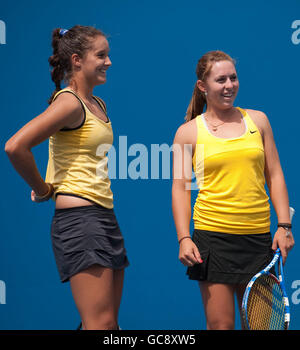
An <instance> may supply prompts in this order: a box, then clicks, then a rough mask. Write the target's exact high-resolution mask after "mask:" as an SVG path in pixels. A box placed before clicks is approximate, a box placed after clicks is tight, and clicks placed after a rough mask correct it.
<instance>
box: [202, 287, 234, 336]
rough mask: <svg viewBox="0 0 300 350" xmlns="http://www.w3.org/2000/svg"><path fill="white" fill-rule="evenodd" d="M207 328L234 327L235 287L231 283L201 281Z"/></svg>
mask: <svg viewBox="0 0 300 350" xmlns="http://www.w3.org/2000/svg"><path fill="white" fill-rule="evenodd" d="M199 285H200V290H201V294H202V300H203V305H204V310H205V315H206V321H207V329H234V322H235V310H234V287H233V286H232V285H230V284H221V283H210V282H200V283H199Z"/></svg>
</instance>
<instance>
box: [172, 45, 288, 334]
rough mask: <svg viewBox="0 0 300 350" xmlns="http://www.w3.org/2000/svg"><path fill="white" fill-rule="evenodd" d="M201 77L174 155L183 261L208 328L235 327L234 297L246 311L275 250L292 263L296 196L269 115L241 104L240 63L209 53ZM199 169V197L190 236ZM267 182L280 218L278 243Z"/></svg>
mask: <svg viewBox="0 0 300 350" xmlns="http://www.w3.org/2000/svg"><path fill="white" fill-rule="evenodd" d="M196 73H197V83H196V86H195V89H194V93H193V97H192V100H191V102H190V105H189V107H188V110H187V115H186V123H184V124H183V125H182V126H180V127H179V128H178V130H177V132H176V135H175V139H174V144H177V145H179V149H180V152H179V151H177V152H176V151H175V152H174V171H173V177H174V179H173V187H172V205H173V215H174V221H175V225H176V230H177V234H178V241H179V259H180V261H181V262H182V263H183V264H184V265H186V266H188V269H187V274H188V276H189V278H190V279H192V280H197V281H199V285H200V290H201V294H202V299H203V305H204V309H205V314H206V321H207V329H233V328H234V324H235V320H234V316H235V311H234V296H235V294H236V296H237V299H238V302H239V306H240V307H241V303H242V297H243V294H244V290H245V287H246V285H247V282H248V281H249V280H250V279H251V277H252V276H253V275H254V274H255V273H257V272H259V271H260V270H261V269H262V268H264V267H265V266H266V265H267V264H268V263H269V262H270V261H271V260H272V257H273V251H275V250H276V249H277V248H280V250H281V253H282V256H283V260H284V261H285V260H286V257H287V254H288V252H289V250H290V249H291V248H292V247H293V245H294V239H293V235H292V234H287V231H286V230H289V228H290V225H289V224H290V216H289V199H288V193H287V188H286V184H285V180H284V175H283V172H282V169H281V165H280V160H279V157H278V153H277V150H276V146H275V142H274V138H273V134H272V129H271V126H270V123H269V121H268V118H267V116H266V115H265V114H264V113H263V112H260V111H256V110H251V109H242V108H239V107H234V100H235V98H236V96H237V93H238V90H239V81H238V76H237V72H236V69H235V62H234V60H233V59H232V58H231V57H230V56H229V55H227V54H226V53H224V52H222V51H211V52H208V53H206V54H205V55H204V56H203V57H202V58H201V59H200V60H199V61H198V65H197V70H196ZM205 106H206V110H205V112H204V108H205ZM185 145H191V151H190V152H187V151H186V150H187V148H186V147H185ZM192 167H193V169H194V172H195V175H196V180H197V184H198V187H199V192H198V196H197V199H196V202H195V205H194V210H193V221H194V232H193V235H192V237H191V236H190V232H189V231H190V230H189V228H190V220H191V203H190V201H191V187H190V185H191V174H192ZM265 182H266V183H267V185H268V188H269V193H270V199H271V201H272V204H273V206H274V209H275V211H276V214H277V220H278V229H277V231H276V233H275V234H274V237H273V241H272V237H271V234H270V205H269V198H268V196H267V194H266V190H265ZM272 250H273V251H272Z"/></svg>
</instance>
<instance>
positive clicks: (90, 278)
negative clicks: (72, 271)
mask: <svg viewBox="0 0 300 350" xmlns="http://www.w3.org/2000/svg"><path fill="white" fill-rule="evenodd" d="M70 284H71V289H72V294H73V297H74V300H75V303H76V306H77V308H78V311H79V313H80V315H81V318H82V320H84V319H87V318H94V317H95V318H96V317H98V316H99V315H100V314H111V315H114V273H113V270H112V269H110V268H105V267H102V266H99V265H93V266H91V267H89V268H87V269H86V270H84V271H82V272H79V273H77V274H76V275H74V276H73V277H71V278H70Z"/></svg>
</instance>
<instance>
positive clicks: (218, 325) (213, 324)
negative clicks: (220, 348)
mask: <svg viewBox="0 0 300 350" xmlns="http://www.w3.org/2000/svg"><path fill="white" fill-rule="evenodd" d="M206 326H207V330H233V329H234V320H231V319H223V320H219V319H216V320H209V321H207V324H206Z"/></svg>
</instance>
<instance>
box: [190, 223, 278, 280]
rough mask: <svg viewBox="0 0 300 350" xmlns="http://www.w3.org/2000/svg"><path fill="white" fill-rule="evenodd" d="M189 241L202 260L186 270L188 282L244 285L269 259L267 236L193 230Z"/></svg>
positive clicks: (270, 251)
mask: <svg viewBox="0 0 300 350" xmlns="http://www.w3.org/2000/svg"><path fill="white" fill-rule="evenodd" d="M192 239H193V241H194V243H195V244H196V246H197V247H198V250H199V252H200V255H201V258H202V260H203V263H202V264H196V265H194V266H192V267H188V269H187V275H188V276H189V278H190V279H192V280H197V281H208V282H212V283H225V284H227V283H232V284H243V283H248V282H249V280H250V279H251V278H252V277H253V276H254V275H255V274H256V273H257V272H259V271H261V270H262V269H263V268H265V267H266V266H267V265H268V263H269V262H270V261H271V260H272V258H273V251H272V249H271V247H272V237H271V234H270V232H268V233H263V234H243V235H239V234H228V233H220V232H212V231H204V230H197V229H195V230H194V233H193V237H192Z"/></svg>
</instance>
